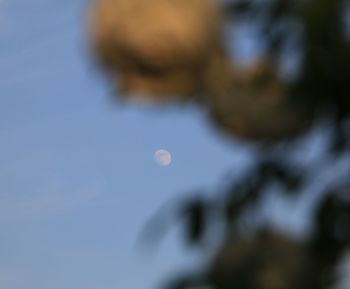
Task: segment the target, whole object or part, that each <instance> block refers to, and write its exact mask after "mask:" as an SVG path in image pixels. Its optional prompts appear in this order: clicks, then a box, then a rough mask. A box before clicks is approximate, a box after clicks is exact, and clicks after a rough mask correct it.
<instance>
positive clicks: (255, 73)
mask: <svg viewBox="0 0 350 289" xmlns="http://www.w3.org/2000/svg"><path fill="white" fill-rule="evenodd" d="M225 61H226V60H225V58H221V60H220V59H218V60H217V61H216V64H213V66H212V67H213V68H212V69H211V70H208V71H209V72H208V76H207V79H208V81H207V83H208V97H207V98H208V102H209V110H210V113H211V118H212V120H213V121H214V123H216V124H217V125H218V126H219V128H220V129H222V130H223V131H225V132H227V133H228V134H230V135H233V136H236V137H241V138H244V139H248V140H254V141H276V140H281V139H285V138H292V137H294V136H296V135H298V134H299V133H301V132H302V131H304V130H305V129H306V128H307V127H309V125H310V122H311V120H312V117H313V114H312V113H311V112H310V110H309V109H308V107H307V106H303V105H302V104H301V103H300V102H297V101H295V99H294V100H293V98H292V96H291V95H290V93H289V91H288V89H287V88H286V86H285V84H284V83H283V82H282V81H281V80H279V79H278V78H277V76H276V72H275V71H274V70H273V69H272V67H271V66H270V65H267V64H266V63H257V64H255V65H254V66H253V67H252V68H250V69H247V70H239V71H233V69H230V68H229V67H228V65H227V64H226V63H225ZM219 78H220V79H219ZM299 98H300V97H299Z"/></svg>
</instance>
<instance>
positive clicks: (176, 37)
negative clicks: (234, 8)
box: [90, 0, 221, 102]
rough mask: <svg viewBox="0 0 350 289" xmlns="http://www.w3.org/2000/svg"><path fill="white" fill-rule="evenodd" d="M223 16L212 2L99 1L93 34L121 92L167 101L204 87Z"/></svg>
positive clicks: (100, 57)
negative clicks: (208, 64)
mask: <svg viewBox="0 0 350 289" xmlns="http://www.w3.org/2000/svg"><path fill="white" fill-rule="evenodd" d="M220 18H221V17H220V11H219V8H218V6H217V5H216V4H214V1H213V0H97V1H96V3H95V5H94V6H93V8H92V10H91V18H90V24H91V25H90V34H91V39H92V43H93V47H94V51H95V54H96V57H97V59H98V60H99V62H100V63H101V64H102V66H103V68H104V69H105V70H106V71H107V72H108V73H109V74H110V77H111V78H112V79H113V80H116V79H118V88H119V90H120V91H121V92H123V93H126V94H129V93H132V94H135V93H136V94H138V95H141V96H142V98H143V99H144V100H146V101H147V100H149V101H156V102H163V101H167V100H169V99H173V98H176V99H177V98H179V97H182V98H186V97H188V95H191V94H193V93H196V92H197V91H198V90H199V89H200V87H201V85H202V74H203V73H202V71H203V70H204V67H205V65H206V62H207V59H208V56H209V55H210V54H211V53H213V50H215V49H216V47H217V43H218V42H219V38H220V37H219V34H220V33H219V30H220Z"/></svg>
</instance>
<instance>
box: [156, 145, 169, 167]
mask: <svg viewBox="0 0 350 289" xmlns="http://www.w3.org/2000/svg"><path fill="white" fill-rule="evenodd" d="M154 160H155V161H156V163H157V164H158V165H160V166H163V167H167V166H169V165H170V164H171V153H170V152H169V151H167V150H165V149H159V150H157V151H156V152H155V153H154Z"/></svg>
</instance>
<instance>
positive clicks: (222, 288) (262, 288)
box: [210, 232, 315, 289]
mask: <svg viewBox="0 0 350 289" xmlns="http://www.w3.org/2000/svg"><path fill="white" fill-rule="evenodd" d="M310 264H311V262H310V259H309V257H308V254H307V250H305V248H304V245H303V244H302V243H299V242H297V241H294V240H290V239H288V238H286V237H284V236H282V235H279V234H276V233H272V232H264V233H263V235H259V236H256V237H255V238H252V237H250V238H249V237H241V238H237V239H234V240H230V241H228V242H227V243H226V244H224V245H223V246H222V248H221V249H219V251H218V253H217V255H216V256H215V258H214V260H213V262H212V265H211V271H210V272H211V273H210V275H211V279H212V282H213V283H214V285H215V288H218V289H232V288H246V289H295V288H315V287H313V286H312V284H313V283H311V282H313V281H312V278H313V277H314V276H313V267H312V266H311V265H310Z"/></svg>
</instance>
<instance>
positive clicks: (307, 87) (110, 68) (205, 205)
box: [90, 0, 350, 289]
mask: <svg viewBox="0 0 350 289" xmlns="http://www.w3.org/2000/svg"><path fill="white" fill-rule="evenodd" d="M348 11H350V3H349V1H346V0H294V1H292V0H266V1H258V0H236V1H235V0H232V1H226V2H223V3H221V2H220V4H219V3H218V2H216V1H214V0H213V1H209V0H148V1H145V0H99V1H98V0H97V1H96V5H95V6H94V7H93V9H92V17H91V19H92V21H91V25H90V28H91V35H92V37H91V39H92V44H93V46H94V49H95V50H94V51H95V52H96V59H97V60H98V61H99V63H100V65H101V67H102V68H104V70H105V71H106V72H107V74H108V75H109V76H110V78H111V79H112V81H113V82H114V81H115V79H118V81H117V84H116V86H117V89H118V90H119V92H120V95H122V96H123V97H124V98H125V99H128V98H130V97H135V96H137V97H138V98H139V100H142V101H151V102H154V103H156V104H162V103H164V102H181V103H182V102H186V101H194V102H197V103H198V105H201V106H203V107H205V108H206V110H207V111H208V117H209V119H210V120H211V121H212V123H213V124H214V125H216V127H217V128H218V129H219V130H221V131H222V132H224V133H226V134H227V135H228V136H229V137H232V138H240V139H242V140H244V141H245V142H246V144H253V145H254V146H255V147H256V148H257V150H258V152H259V153H258V154H257V156H256V161H255V164H254V165H253V166H252V167H251V168H250V169H249V170H248V171H246V172H245V173H243V174H241V176H240V177H239V178H235V179H233V180H232V181H231V182H230V185H228V186H227V187H225V188H224V189H222V188H221V189H218V190H217V192H216V194H214V197H213V198H205V197H203V196H201V195H199V196H194V197H193V198H189V199H187V200H183V201H180V202H179V205H178V206H174V209H173V212H172V213H173V215H172V217H171V218H165V216H164V215H163V213H162V214H160V215H156V217H155V219H152V220H151V221H150V223H149V224H148V225H147V226H146V229H145V232H144V238H145V240H146V239H149V240H153V241H154V242H155V241H156V240H157V238H158V237H160V236H161V235H162V234H163V233H164V231H165V230H166V228H167V227H168V223H169V221H170V223H171V221H172V220H182V221H183V226H184V228H185V235H184V236H185V239H186V240H187V244H188V245H189V246H201V245H202V244H203V243H205V240H206V238H208V236H210V234H211V233H212V232H213V229H215V228H216V227H218V226H217V225H218V224H220V228H222V235H223V237H222V238H221V240H220V241H219V242H220V244H219V246H213V250H214V253H213V256H212V257H211V259H210V260H211V261H210V262H209V264H207V265H203V268H199V270H198V272H197V273H188V274H184V275H183V276H178V277H177V278H175V279H174V280H172V281H170V282H169V283H168V284H166V285H165V288H168V289H184V288H204V287H205V288H207V287H209V288H217V289H234V288H239V289H250V288H252V289H301V288H305V289H307V288H315V289H317V288H319V289H322V288H325V289H326V288H333V286H334V284H336V282H337V278H336V276H337V275H336V268H337V265H338V264H339V261H340V260H341V259H342V257H343V256H344V253H345V252H346V250H347V249H348V246H349V244H350V172H349V171H348V172H339V174H341V173H342V174H343V175H345V176H346V177H345V178H342V179H338V180H337V182H334V183H333V184H332V185H329V184H324V186H317V188H315V190H317V192H316V193H315V190H310V189H309V190H308V189H307V187H308V186H310V184H312V182H314V181H315V178H317V173H318V171H320V170H321V169H322V168H324V167H328V168H332V167H333V166H334V164H335V163H336V162H337V161H338V160H340V159H343V158H346V156H348V155H349V152H350V119H349V114H350V25H349V23H348V22H349V21H348V20H349V17H350V16H349V15H347V13H348ZM247 23H249V25H251V26H252V27H255V30H256V31H257V33H256V34H255V35H254V37H256V41H257V42H258V43H259V45H260V46H261V48H262V49H261V50H262V51H263V53H262V56H261V57H260V58H259V59H258V60H256V59H255V60H252V61H251V63H250V64H249V66H248V67H244V66H240V65H239V64H238V61H237V59H235V57H231V56H229V55H230V53H229V51H228V48H227V45H226V43H227V41H225V34H224V33H223V29H222V28H223V27H224V26H225V27H227V26H229V27H239V25H244V24H247ZM295 56H298V57H297V58H296V59H295V60H294V64H295V69H294V77H289V78H287V77H283V73H281V69H282V67H283V64H284V63H285V61H286V60H290V59H292V58H293V57H295ZM326 124H327V125H326ZM315 125H318V126H324V130H326V127H327V130H329V131H330V132H331V133H330V136H329V142H328V144H327V147H325V148H324V152H323V155H322V156H320V157H319V159H318V160H317V162H316V163H310V164H306V165H301V164H298V163H296V162H295V161H294V160H293V158H291V157H289V155H291V153H292V151H293V150H296V149H295V146H294V144H295V140H296V139H297V138H298V137H300V136H307V135H308V134H309V133H310V130H311V129H312V127H314V126H315ZM301 153H302V152H301ZM319 182H322V180H319ZM271 191H274V192H275V193H276V194H278V195H280V196H282V197H284V198H288V199H295V200H302V199H304V198H307V197H308V196H307V195H308V194H310V193H309V191H312V193H313V194H317V196H318V197H317V198H314V204H313V206H312V207H311V208H310V213H309V215H308V218H309V219H308V220H307V221H308V222H309V223H311V224H312V230H311V232H310V233H309V234H306V235H305V236H304V237H303V238H296V236H292V235H290V234H286V232H283V231H278V230H277V229H276V228H272V227H271V226H268V225H267V224H266V223H265V222H263V221H261V220H262V219H263V217H262V208H263V207H264V205H265V204H266V196H267V195H268V194H269V192H271ZM165 214H166V215H167V214H168V216H169V214H171V213H169V212H168V211H167V212H166V213H165ZM205 253H206V252H204V253H203V254H205ZM349 288H350V285H349Z"/></svg>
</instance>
